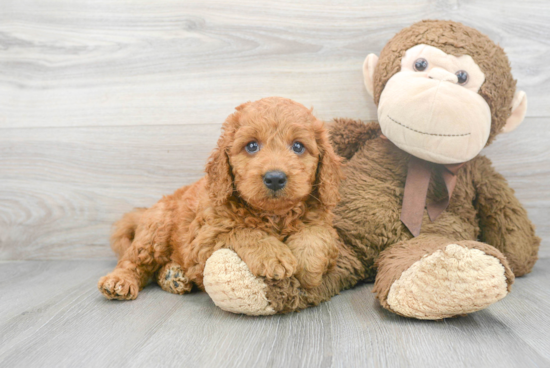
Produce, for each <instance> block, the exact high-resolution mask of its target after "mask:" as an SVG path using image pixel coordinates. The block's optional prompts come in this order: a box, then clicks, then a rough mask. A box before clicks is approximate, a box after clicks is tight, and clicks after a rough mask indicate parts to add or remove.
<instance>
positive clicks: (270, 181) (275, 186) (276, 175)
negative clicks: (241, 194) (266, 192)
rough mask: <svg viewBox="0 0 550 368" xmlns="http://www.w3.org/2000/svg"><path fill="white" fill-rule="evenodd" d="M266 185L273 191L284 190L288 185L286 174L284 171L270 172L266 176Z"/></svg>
mask: <svg viewBox="0 0 550 368" xmlns="http://www.w3.org/2000/svg"><path fill="white" fill-rule="evenodd" d="M264 184H265V186H266V187H268V188H269V189H271V190H273V191H277V190H279V189H283V188H284V187H285V185H286V174H285V173H284V172H282V171H269V172H267V173H266V174H265V175H264Z"/></svg>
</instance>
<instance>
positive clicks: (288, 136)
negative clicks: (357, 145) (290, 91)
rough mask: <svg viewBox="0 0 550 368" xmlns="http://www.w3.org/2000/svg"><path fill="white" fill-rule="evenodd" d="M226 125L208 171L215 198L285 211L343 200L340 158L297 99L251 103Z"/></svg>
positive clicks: (317, 124)
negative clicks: (236, 199) (310, 200)
mask: <svg viewBox="0 0 550 368" xmlns="http://www.w3.org/2000/svg"><path fill="white" fill-rule="evenodd" d="M236 110H237V111H236V112H235V113H234V114H232V115H230V116H229V117H228V118H227V120H226V121H225V123H224V125H223V127H222V129H223V134H222V136H221V137H220V139H219V140H218V147H217V148H216V149H215V150H214V152H213V153H212V155H211V156H210V160H209V162H208V164H207V167H206V172H207V174H208V178H207V183H208V188H209V190H210V195H211V198H212V199H213V200H214V202H215V203H216V204H218V205H220V204H223V203H224V202H225V201H227V200H228V199H229V197H230V196H231V195H233V194H234V193H233V192H234V191H237V192H238V195H239V196H240V197H241V198H243V199H244V200H246V201H247V202H248V203H249V204H250V205H251V206H253V207H255V208H258V209H261V210H263V211H266V212H282V211H285V210H288V209H290V208H292V207H293V206H295V205H296V204H297V203H298V202H300V201H304V200H305V199H307V198H308V197H309V196H311V197H312V198H314V199H316V200H318V201H319V202H320V203H321V205H323V206H325V207H327V208H332V207H333V206H335V205H336V203H337V202H338V200H339V196H338V185H339V183H340V179H341V170H340V162H339V158H338V157H337V156H336V155H335V153H334V151H333V149H332V147H331V146H330V143H329V140H328V135H327V131H326V129H325V127H324V124H323V123H322V122H321V121H320V120H318V119H316V118H315V117H314V116H313V115H312V114H311V111H310V110H309V109H307V108H305V107H304V106H303V105H301V104H298V103H296V102H294V101H292V100H289V99H285V98H279V97H270V98H264V99H262V100H259V101H256V102H248V103H245V104H243V105H241V106H239V107H237V109H236Z"/></svg>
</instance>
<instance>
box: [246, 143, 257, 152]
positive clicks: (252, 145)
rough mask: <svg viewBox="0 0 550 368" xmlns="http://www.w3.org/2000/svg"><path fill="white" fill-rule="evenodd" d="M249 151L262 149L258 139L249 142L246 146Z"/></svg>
mask: <svg viewBox="0 0 550 368" xmlns="http://www.w3.org/2000/svg"><path fill="white" fill-rule="evenodd" d="M244 149H245V150H246V152H248V153H256V152H258V151H259V150H260V145H259V144H258V142H256V141H252V142H248V143H247V144H246V146H245V147H244Z"/></svg>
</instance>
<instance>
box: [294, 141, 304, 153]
mask: <svg viewBox="0 0 550 368" xmlns="http://www.w3.org/2000/svg"><path fill="white" fill-rule="evenodd" d="M292 150H293V151H294V153H296V154H298V155H301V154H302V153H304V152H305V151H306V147H304V145H303V144H302V143H300V142H294V143H292Z"/></svg>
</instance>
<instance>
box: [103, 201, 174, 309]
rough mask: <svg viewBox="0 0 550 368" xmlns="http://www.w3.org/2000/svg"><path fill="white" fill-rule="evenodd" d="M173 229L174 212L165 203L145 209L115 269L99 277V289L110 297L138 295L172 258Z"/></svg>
mask: <svg viewBox="0 0 550 368" xmlns="http://www.w3.org/2000/svg"><path fill="white" fill-rule="evenodd" d="M170 229H171V221H170V213H169V212H168V211H167V210H166V209H165V206H164V204H163V203H158V204H156V205H155V206H153V207H152V208H151V209H149V210H147V211H145V212H144V213H143V214H142V217H141V219H140V223H139V225H138V226H137V228H136V233H135V237H134V240H133V242H132V244H131V245H130V246H129V247H128V248H127V249H126V250H125V251H124V254H122V256H121V257H120V259H119V261H118V264H117V266H116V267H115V269H114V270H113V272H111V273H110V274H108V275H106V276H103V277H102V278H101V279H99V282H98V285H97V287H98V289H99V291H100V292H101V293H102V294H103V295H104V296H105V297H106V298H107V299H119V300H131V299H135V298H136V297H137V295H138V292H139V291H140V290H141V289H142V288H143V287H144V286H145V284H146V283H147V281H148V280H149V278H150V277H151V276H152V275H153V273H154V272H155V271H156V270H157V269H158V268H159V267H160V266H162V265H163V264H165V263H167V262H168V261H169V260H170V253H171V249H170V246H169V243H168V238H169V235H170Z"/></svg>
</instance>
